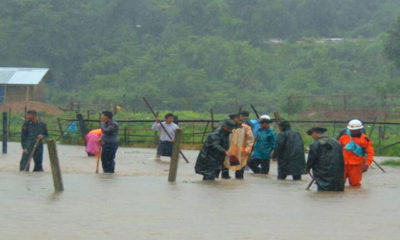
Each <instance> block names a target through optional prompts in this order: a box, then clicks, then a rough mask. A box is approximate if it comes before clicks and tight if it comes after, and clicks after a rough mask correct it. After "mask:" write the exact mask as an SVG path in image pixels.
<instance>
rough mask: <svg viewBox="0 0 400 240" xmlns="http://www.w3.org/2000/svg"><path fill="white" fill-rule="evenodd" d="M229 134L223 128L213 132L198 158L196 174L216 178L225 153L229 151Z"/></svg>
mask: <svg viewBox="0 0 400 240" xmlns="http://www.w3.org/2000/svg"><path fill="white" fill-rule="evenodd" d="M229 134H230V133H229V132H226V131H225V130H223V129H222V128H219V129H217V130H216V131H215V132H212V133H211V134H210V135H209V136H208V138H207V140H206V142H205V143H204V146H203V148H202V149H201V151H200V153H199V156H198V157H197V161H196V166H195V172H196V173H197V174H201V175H203V176H204V177H206V178H209V179H210V178H211V179H213V178H216V177H217V175H218V174H219V171H220V169H221V166H222V163H223V161H224V160H225V152H226V151H227V150H228V149H229Z"/></svg>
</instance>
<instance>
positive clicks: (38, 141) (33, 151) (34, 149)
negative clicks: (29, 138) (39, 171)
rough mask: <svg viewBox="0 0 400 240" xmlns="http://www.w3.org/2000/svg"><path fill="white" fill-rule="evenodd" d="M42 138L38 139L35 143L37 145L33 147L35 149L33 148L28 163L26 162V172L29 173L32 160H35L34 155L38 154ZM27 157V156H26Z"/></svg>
mask: <svg viewBox="0 0 400 240" xmlns="http://www.w3.org/2000/svg"><path fill="white" fill-rule="evenodd" d="M40 140H41V139H40V138H37V139H36V142H35V145H33V148H32V151H31V153H30V154H29V158H28V161H27V162H26V165H25V169H24V170H25V171H28V172H29V165H30V164H31V160H32V158H33V155H34V154H35V152H36V149H37V148H38V146H39V143H40ZM24 155H25V154H24Z"/></svg>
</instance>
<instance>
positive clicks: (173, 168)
mask: <svg viewBox="0 0 400 240" xmlns="http://www.w3.org/2000/svg"><path fill="white" fill-rule="evenodd" d="M181 137H182V129H177V130H176V133H175V140H174V145H173V147H172V154H171V163H170V165H169V176H168V181H169V182H175V181H176V174H177V171H178V163H179V151H180V148H181Z"/></svg>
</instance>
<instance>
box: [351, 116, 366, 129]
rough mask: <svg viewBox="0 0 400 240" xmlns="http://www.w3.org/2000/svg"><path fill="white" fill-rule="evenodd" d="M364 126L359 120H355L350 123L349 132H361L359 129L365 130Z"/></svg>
mask: <svg viewBox="0 0 400 240" xmlns="http://www.w3.org/2000/svg"><path fill="white" fill-rule="evenodd" d="M363 128H364V126H363V124H362V122H361V121H360V120H358V119H353V120H351V121H350V122H349V124H348V125H347V129H349V130H359V129H363Z"/></svg>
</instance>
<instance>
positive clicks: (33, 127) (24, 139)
mask: <svg viewBox="0 0 400 240" xmlns="http://www.w3.org/2000/svg"><path fill="white" fill-rule="evenodd" d="M26 118H27V121H26V122H25V123H24V125H23V126H22V135H21V145H22V150H23V156H22V159H21V162H20V166H19V170H20V171H24V170H25V169H26V170H27V171H29V166H27V164H28V159H29V156H30V155H31V153H32V151H33V147H34V146H35V143H36V140H37V139H40V142H39V144H38V146H37V149H36V151H35V152H34V154H33V161H34V162H35V167H34V169H33V171H34V172H42V171H43V166H42V162H43V140H42V139H43V138H45V137H48V131H47V126H46V124H45V123H43V122H41V121H39V120H38V118H37V113H36V111H34V110H29V111H28V112H27V115H26Z"/></svg>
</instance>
